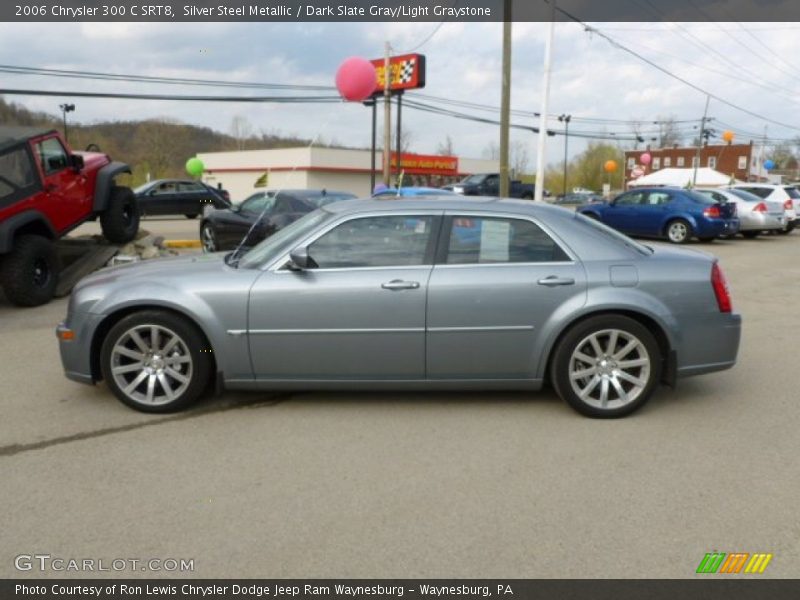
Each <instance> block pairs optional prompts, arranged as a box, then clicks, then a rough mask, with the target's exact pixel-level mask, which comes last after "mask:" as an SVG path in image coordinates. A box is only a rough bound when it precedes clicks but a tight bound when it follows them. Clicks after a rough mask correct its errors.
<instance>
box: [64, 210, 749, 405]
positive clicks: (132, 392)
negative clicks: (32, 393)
mask: <svg viewBox="0 0 800 600" xmlns="http://www.w3.org/2000/svg"><path fill="white" fill-rule="evenodd" d="M740 328H741V318H740V316H739V315H737V314H735V313H734V312H733V310H732V306H731V298H730V295H729V293H728V288H727V285H726V283H725V278H724V276H723V274H722V269H721V268H720V266H719V264H718V263H717V261H716V260H715V259H714V258H713V257H712V256H709V255H707V254H704V253H700V252H696V251H692V250H685V249H676V248H664V247H655V248H651V247H649V246H644V245H642V244H639V243H637V242H635V241H633V240H631V239H630V238H628V237H626V236H624V235H622V234H619V233H618V232H616V231H614V230H612V229H609V228H608V227H606V226H604V225H602V224H600V223H597V222H594V221H592V220H589V219H587V218H585V217H583V216H581V215H576V214H575V213H573V212H572V211H569V210H565V209H562V208H558V207H553V206H549V205H545V204H537V203H533V202H525V201H513V200H497V199H489V198H476V199H466V198H455V199H454V198H452V197H444V196H443V197H440V198H435V199H432V200H431V199H425V200H413V199H400V200H397V201H390V202H387V201H386V200H380V201H371V200H358V201H350V202H339V203H335V204H331V205H328V206H326V207H324V208H322V209H320V210H317V211H315V212H313V213H310V214H308V215H306V216H305V217H303V218H301V219H300V220H298V221H296V222H295V223H293V224H292V225H290V226H288V227H286V228H285V229H283V230H281V231H280V232H278V233H277V234H275V235H273V236H272V237H270V238H268V239H267V240H265V241H264V242H262V243H261V244H259V245H258V246H256V247H254V248H253V249H251V250H250V251H248V252H247V253H246V254H244V255H243V256H237V255H236V254H235V253H229V254H226V255H223V254H209V255H199V256H185V257H177V258H174V259H163V260H155V261H152V262H149V263H140V264H135V265H126V266H121V267H115V268H111V269H104V270H102V271H99V272H98V273H96V274H94V275H91V276H89V277H88V278H86V279H84V280H83V281H82V282H81V283H80V284H79V285H78V286H77V287H76V288H75V290H74V291H73V294H72V297H71V299H70V303H69V310H68V314H67V317H66V320H65V321H64V322H63V323H62V324H61V325H59V327H58V329H57V335H58V338H59V340H60V350H61V358H62V362H63V365H64V369H65V371H66V375H67V377H69V378H70V379H73V380H76V381H80V382H83V383H88V384H93V383H95V382H98V381H100V380H105V382H106V384H107V385H108V387H109V389H110V390H111V391H112V392H113V393H114V394H115V395H116V396H117V397H118V398H119V399H120V400H121V401H122V402H124V403H125V404H127V405H129V406H131V407H133V408H135V409H138V410H142V411H148V412H166V411H172V410H176V409H179V408H182V407H185V406H187V405H189V404H190V403H192V402H193V401H195V400H196V399H197V398H198V397H199V396H200V395H201V394H202V393H203V391H204V390H205V389H207V388H208V387H209V386H211V385H213V386H214V387H215V388H216V389H217V390H223V389H226V388H227V389H238V390H244V389H247V390H287V389H306V390H307V389H365V390H399V389H407V390H439V389H462V390H477V389H481V390H488V389H516V390H538V389H540V388H541V387H542V385H543V384H545V383H550V384H551V385H552V386H553V387H554V388H555V389H556V391H557V392H558V393H559V395H560V396H561V397H562V398H563V399H564V400H566V402H568V403H569V404H570V405H571V406H572V407H573V408H575V409H576V410H577V411H579V412H581V413H583V414H585V415H589V416H592V417H619V416H623V415H627V414H629V413H631V412H633V411H634V410H636V409H637V408H639V407H641V406H642V405H643V404H644V403H645V402H646V401H647V399H648V398H649V397H650V396H651V394H652V393H653V391H654V389H655V388H656V387H657V386H658V385H659V384H660V383H665V384H668V385H675V382H676V379H677V378H679V377H685V376H690V375H698V374H701V373H709V372H712V371H720V370H723V369H728V368H730V367H732V366H733V365H734V364H735V362H736V354H737V351H738V347H739V336H740Z"/></svg>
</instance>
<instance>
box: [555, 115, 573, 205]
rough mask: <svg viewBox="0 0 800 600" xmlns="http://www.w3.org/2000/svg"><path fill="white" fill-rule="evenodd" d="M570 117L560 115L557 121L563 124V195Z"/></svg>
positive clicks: (565, 180) (565, 181)
mask: <svg viewBox="0 0 800 600" xmlns="http://www.w3.org/2000/svg"><path fill="white" fill-rule="evenodd" d="M571 119H572V115H561V116H559V117H558V120H559V121H561V122H562V123H564V195H565V196H566V195H567V149H568V148H569V122H570V120H571Z"/></svg>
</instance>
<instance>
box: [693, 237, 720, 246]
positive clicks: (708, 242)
mask: <svg viewBox="0 0 800 600" xmlns="http://www.w3.org/2000/svg"><path fill="white" fill-rule="evenodd" d="M697 239H698V240H700V241H701V242H702V243H704V244H710V243H711V242H713V241H714V240H715V239H717V238H716V237H714V236H711V237H701V238H697Z"/></svg>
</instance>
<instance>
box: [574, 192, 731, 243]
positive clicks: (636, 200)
mask: <svg viewBox="0 0 800 600" xmlns="http://www.w3.org/2000/svg"><path fill="white" fill-rule="evenodd" d="M577 212H579V213H581V214H583V215H585V216H587V217H591V218H593V219H597V220H598V221H601V222H603V223H605V224H606V225H609V226H610V227H613V228H614V229H616V230H618V231H621V232H623V233H626V234H628V235H638V236H644V237H654V238H666V239H668V240H669V241H670V242H672V243H674V244H685V243H686V242H688V241H689V240H690V239H692V238H693V237H696V238H697V239H699V240H700V241H701V242H711V241H713V240H714V239H715V238H717V237H719V236H723V235H732V234H735V233H736V232H738V231H739V219H738V218H737V217H736V205H735V204H733V203H719V202H716V201H714V200H713V199H711V198H708V197H707V196H704V195H702V194H699V193H697V192H693V191H691V190H686V189H682V188H637V189H634V190H631V191H628V192H625V193H623V194H620V195H619V196H617V197H616V198H614V200H612V201H610V202H598V203H592V204H587V205H586V206H581V207H579V208H578V209H577Z"/></svg>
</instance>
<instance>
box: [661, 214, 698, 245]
mask: <svg viewBox="0 0 800 600" xmlns="http://www.w3.org/2000/svg"><path fill="white" fill-rule="evenodd" d="M691 237H692V226H691V225H689V223H688V222H686V221H684V220H683V219H676V220H674V221H671V222H670V223H669V224H668V225H667V239H668V240H669V241H670V242H672V243H673V244H685V243H686V242H688V241H689V240H690V239H691Z"/></svg>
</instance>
